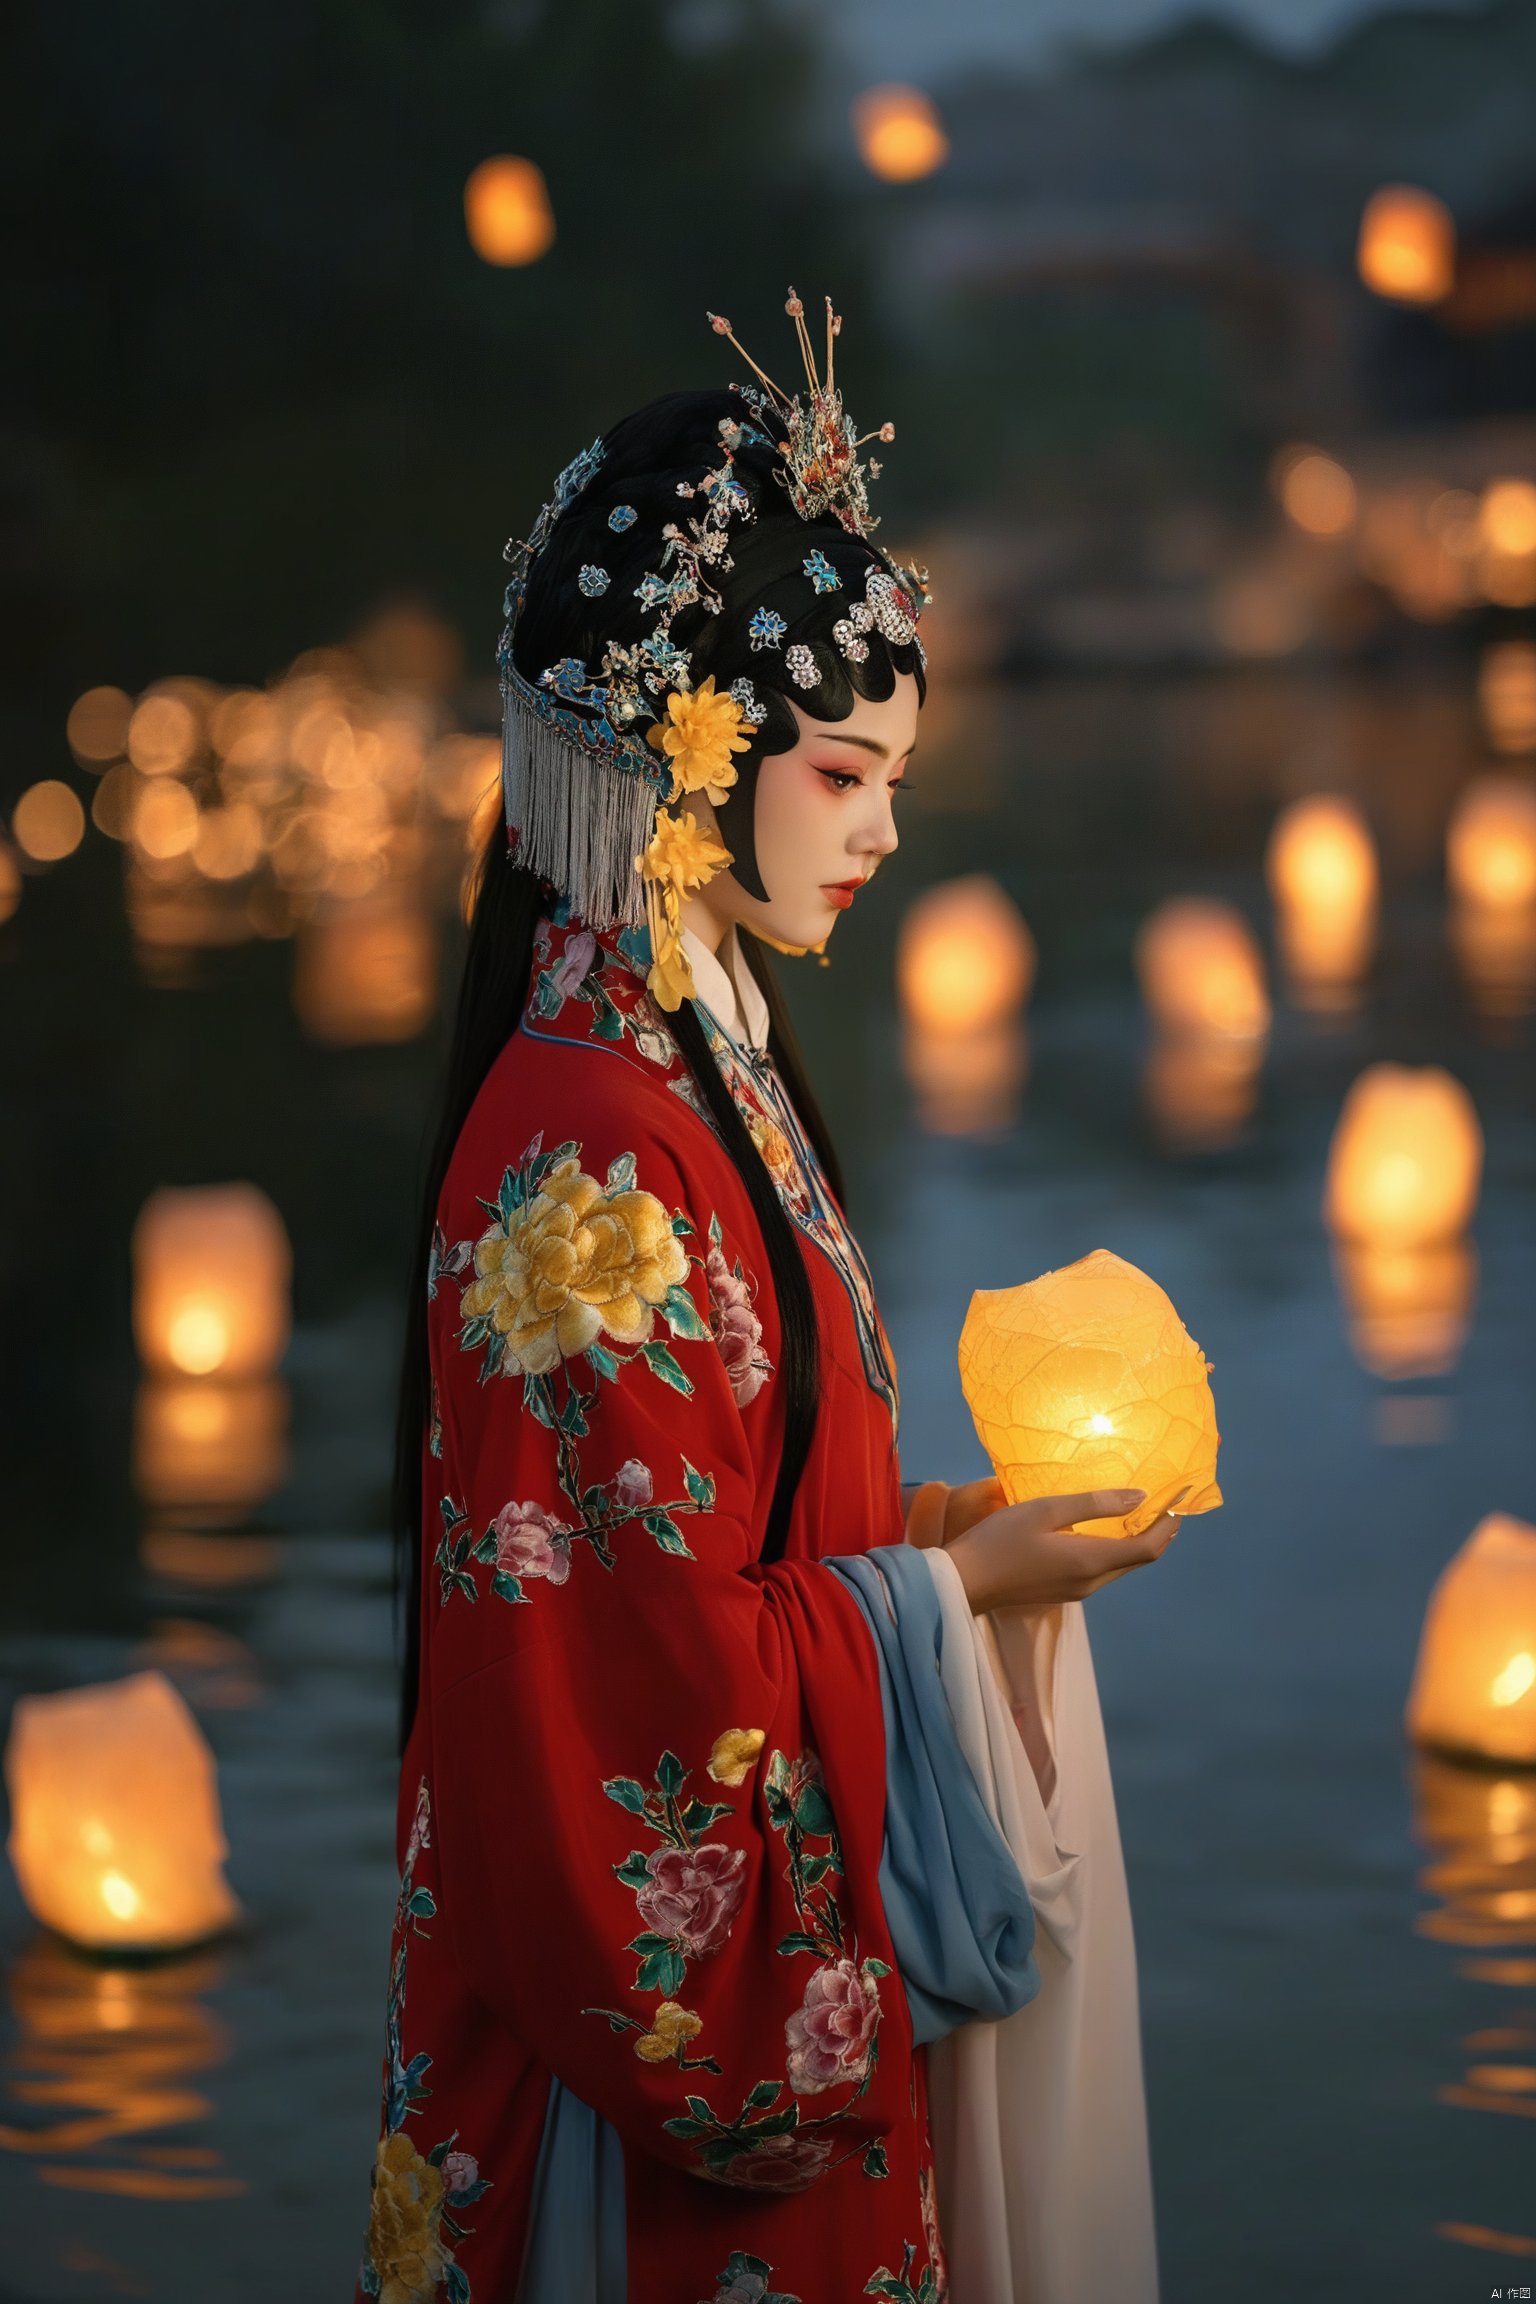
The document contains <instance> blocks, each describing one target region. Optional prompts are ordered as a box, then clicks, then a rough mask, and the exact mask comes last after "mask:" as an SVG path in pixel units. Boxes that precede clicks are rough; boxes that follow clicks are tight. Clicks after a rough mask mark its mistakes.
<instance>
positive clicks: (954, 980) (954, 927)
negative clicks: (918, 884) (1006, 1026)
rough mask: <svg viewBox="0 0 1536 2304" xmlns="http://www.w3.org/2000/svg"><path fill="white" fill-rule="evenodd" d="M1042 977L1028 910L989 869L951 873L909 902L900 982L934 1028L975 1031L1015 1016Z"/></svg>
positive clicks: (905, 1000) (908, 1006)
mask: <svg viewBox="0 0 1536 2304" xmlns="http://www.w3.org/2000/svg"><path fill="white" fill-rule="evenodd" d="M1034 978H1035V940H1034V938H1033V936H1031V934H1030V932H1029V928H1028V926H1027V924H1026V922H1025V920H1024V916H1023V914H1022V913H1021V912H1020V910H1019V908H1018V906H1017V905H1016V904H1015V903H1014V902H1013V900H1012V898H1011V897H1010V896H1008V895H1007V894H1006V893H1005V892H1004V890H1003V889H1002V888H1000V887H999V886H998V884H997V882H996V881H995V880H994V879H992V878H991V877H990V876H989V875H988V874H986V873H984V872H974V873H970V874H968V875H967V876H966V877H965V878H964V879H961V880H946V881H944V882H942V883H941V885H940V886H938V887H936V888H929V889H927V890H926V891H925V892H924V894H923V895H921V896H919V897H917V898H916V899H915V900H914V901H913V903H912V904H910V905H909V906H908V908H907V913H906V917H905V919H904V920H903V921H902V924H901V935H900V939H899V941H898V944H897V948H896V982H897V989H898V991H899V994H900V998H901V1005H902V1008H903V1010H904V1011H905V1013H906V1014H907V1016H908V1017H909V1018H910V1019H911V1021H912V1022H913V1023H914V1024H915V1025H917V1026H919V1027H920V1028H921V1029H922V1030H924V1031H926V1032H932V1033H951V1034H961V1033H968V1032H975V1031H978V1030H981V1029H983V1028H985V1027H986V1026H989V1025H996V1024H999V1023H1002V1022H1003V1021H1004V1020H1005V1019H1007V1018H1009V1017H1012V1016H1015V1015H1016V1014H1017V1013H1018V1011H1019V1009H1021V1008H1022V1007H1023V1005H1024V1003H1025V1001H1026V1000H1027V999H1028V998H1029V994H1030V990H1031V987H1032V986H1033V984H1034Z"/></svg>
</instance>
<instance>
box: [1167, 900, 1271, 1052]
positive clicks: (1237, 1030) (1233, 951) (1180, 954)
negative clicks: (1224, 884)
mask: <svg viewBox="0 0 1536 2304" xmlns="http://www.w3.org/2000/svg"><path fill="white" fill-rule="evenodd" d="M1136 967H1137V972H1138V974H1139V975H1140V978H1141V987H1142V993H1143V996H1144V998H1145V1000H1146V1003H1147V1006H1148V1008H1149V1009H1150V1011H1151V1013H1152V1016H1153V1018H1154V1019H1155V1021H1156V1022H1157V1023H1158V1025H1159V1026H1160V1027H1161V1028H1162V1029H1163V1030H1164V1031H1167V1032H1195V1033H1219V1034H1224V1035H1226V1036H1229V1037H1231V1038H1233V1039H1253V1038H1256V1037H1258V1036H1260V1035H1262V1034H1263V1033H1265V1032H1267V1031H1268V1030H1269V993H1268V990H1267V988H1266V986H1265V982H1264V961H1263V957H1262V955H1261V953H1260V951H1259V947H1258V945H1257V943H1256V942H1255V941H1254V936H1253V931H1252V929H1251V928H1250V927H1249V926H1248V923H1247V921H1246V920H1245V919H1244V918H1243V916H1242V914H1241V913H1240V912H1238V911H1236V910H1235V909H1234V908H1233V906H1232V905H1230V904H1222V903H1218V902H1216V901H1215V900H1214V899H1213V898H1208V897H1203V896H1177V897H1174V898H1173V899H1171V900H1170V902H1168V903H1166V904H1162V905H1159V907H1158V909H1157V910H1156V911H1155V912H1154V913H1153V914H1152V915H1151V916H1150V918H1149V919H1147V920H1144V921H1143V922H1142V925H1141V928H1140V930H1139V932H1138V934H1137V937H1136Z"/></svg>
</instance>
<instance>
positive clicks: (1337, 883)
mask: <svg viewBox="0 0 1536 2304" xmlns="http://www.w3.org/2000/svg"><path fill="white" fill-rule="evenodd" d="M1265 871H1266V874H1267V876H1268V880H1269V888H1270V894H1271V895H1272V896H1273V898H1274V901H1275V907H1276V913H1277V925H1278V928H1279V936H1280V951H1281V957H1282V959H1283V960H1284V963H1285V969H1286V974H1287V975H1288V977H1289V978H1290V980H1291V983H1292V985H1293V987H1294V989H1295V991H1296V995H1297V997H1298V999H1299V1000H1300V1001H1301V1002H1302V1004H1303V1006H1306V1007H1311V1008H1324V1009H1326V1008H1338V1007H1342V1006H1344V1005H1346V1004H1347V1003H1348V1001H1349V999H1350V997H1351V995H1352V993H1353V990H1354V988H1355V986H1356V985H1357V984H1358V982H1359V979H1360V977H1361V976H1362V975H1363V973H1364V971H1365V968H1366V966H1367V963H1368V962H1369V960H1370V956H1371V948H1372V945H1373V943H1374V941H1375V935H1376V908H1377V897H1378V887H1379V876H1378V872H1377V866H1376V847H1375V843H1374V841H1373V840H1372V838H1371V834H1370V828H1369V826H1368V825H1367V823H1366V821H1365V818H1364V816H1363V815H1362V813H1361V811H1360V810H1359V808H1358V807H1356V805H1355V803H1354V801H1353V800H1347V799H1344V798H1342V797H1341V796H1340V795H1338V794H1337V793H1328V792H1318V793H1313V794H1311V795H1309V797H1307V798H1306V799H1303V800H1293V801H1292V802H1291V804H1290V806H1289V807H1288V808H1284V809H1282V810H1281V812H1280V814H1279V816H1278V817H1277V818H1276V820H1275V828H1274V830H1273V832H1272V833H1271V834H1270V838H1269V847H1268V850H1267V853H1266V855H1265Z"/></svg>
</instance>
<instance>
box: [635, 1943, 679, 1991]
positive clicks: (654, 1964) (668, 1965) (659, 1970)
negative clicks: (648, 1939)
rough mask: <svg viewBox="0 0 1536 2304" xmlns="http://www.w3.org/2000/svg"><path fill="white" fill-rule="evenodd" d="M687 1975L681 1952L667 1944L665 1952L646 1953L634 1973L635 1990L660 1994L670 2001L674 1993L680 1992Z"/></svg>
mask: <svg viewBox="0 0 1536 2304" xmlns="http://www.w3.org/2000/svg"><path fill="white" fill-rule="evenodd" d="M687 1973H688V1968H687V1963H686V1962H685V1961H684V1959H683V1956H682V1954H681V1952H679V1951H678V1950H677V1949H676V1947H675V1946H674V1945H670V1944H669V1945H668V1947H667V1949H666V1951H665V1952H647V1954H646V1955H645V1958H644V1959H643V1960H642V1961H641V1963H640V1965H639V1967H638V1968H637V1969H636V1971H635V1990H636V1991H637V1992H660V1993H661V1994H662V1995H663V1996H664V1997H665V1998H667V1999H670V1998H671V1997H672V1994H673V1993H674V1992H680V1991H681V1990H682V1988H683V1978H684V1977H685V1976H686V1975H687Z"/></svg>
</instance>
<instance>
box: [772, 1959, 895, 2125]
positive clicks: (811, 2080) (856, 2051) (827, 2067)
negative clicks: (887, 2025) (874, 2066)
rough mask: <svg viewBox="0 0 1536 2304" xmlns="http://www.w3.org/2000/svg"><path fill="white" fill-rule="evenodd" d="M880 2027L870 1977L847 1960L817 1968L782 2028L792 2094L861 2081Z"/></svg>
mask: <svg viewBox="0 0 1536 2304" xmlns="http://www.w3.org/2000/svg"><path fill="white" fill-rule="evenodd" d="M879 2021H880V1997H879V1987H878V1985H877V1984H876V1982H875V1979H874V1978H873V1977H872V1976H866V1975H865V1974H864V1973H863V1972H862V1971H861V1970H860V1969H858V1968H856V1967H855V1966H854V1964H853V1962H852V1961H851V1960H831V1961H828V1963H827V1965H826V1966H825V1967H823V1968H818V1969H817V1971H816V1973H815V1975H814V1976H812V1977H811V1979H810V1981H809V1982H808V1983H807V1985H806V1987H805V1998H804V2000H803V2001H802V2002H801V2004H800V2006H799V2007H798V2008H797V2009H796V2010H795V2012H794V2014H793V2016H791V2018H790V2019H789V2022H788V2023H787V2024H786V2025H785V2027H784V2037H785V2039H786V2040H787V2041H788V2043H789V2084H790V2086H791V2088H793V2090H794V2091H795V2094H796V2095H797V2096H814V2095H817V2094H818V2093H819V2092H820V2090H821V2089H823V2088H831V2087H835V2086H836V2085H837V2084H838V2083H839V2082H842V2081H850V2080H862V2079H863V2077H864V2075H865V2073H866V2072H867V2071H868V2070H869V2044H870V2041H871V2040H872V2039H873V2038H874V2033H875V2026H876V2025H877V2024H878V2022H879Z"/></svg>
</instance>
